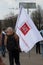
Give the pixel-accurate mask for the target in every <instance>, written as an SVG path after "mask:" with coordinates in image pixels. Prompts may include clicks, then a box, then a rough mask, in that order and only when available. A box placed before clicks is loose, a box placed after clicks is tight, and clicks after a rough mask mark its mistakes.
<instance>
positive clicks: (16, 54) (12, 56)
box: [9, 51, 20, 65]
mask: <svg viewBox="0 0 43 65" xmlns="http://www.w3.org/2000/svg"><path fill="white" fill-rule="evenodd" d="M14 60H15V63H16V65H20V61H19V52H18V51H9V62H10V65H14Z"/></svg>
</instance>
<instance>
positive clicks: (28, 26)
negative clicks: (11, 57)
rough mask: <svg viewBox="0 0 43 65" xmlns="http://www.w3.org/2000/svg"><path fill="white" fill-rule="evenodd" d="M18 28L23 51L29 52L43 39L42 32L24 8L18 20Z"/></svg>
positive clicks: (17, 31)
mask: <svg viewBox="0 0 43 65" xmlns="http://www.w3.org/2000/svg"><path fill="white" fill-rule="evenodd" d="M16 29H17V30H16V33H17V34H18V36H19V44H20V48H21V51H24V52H28V51H29V50H31V49H32V48H33V46H34V45H35V44H36V43H37V42H39V41H41V40H43V38H42V36H41V35H40V32H39V31H38V29H37V28H36V26H35V24H34V23H33V21H32V19H31V18H30V17H29V15H28V14H27V12H26V11H25V9H24V8H22V11H21V14H20V17H19V19H18V21H17V28H16Z"/></svg>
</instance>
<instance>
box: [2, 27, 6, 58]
mask: <svg viewBox="0 0 43 65" xmlns="http://www.w3.org/2000/svg"><path fill="white" fill-rule="evenodd" d="M5 35H6V33H5V29H4V28H3V30H2V56H3V57H5V53H6V48H5V45H4V38H5Z"/></svg>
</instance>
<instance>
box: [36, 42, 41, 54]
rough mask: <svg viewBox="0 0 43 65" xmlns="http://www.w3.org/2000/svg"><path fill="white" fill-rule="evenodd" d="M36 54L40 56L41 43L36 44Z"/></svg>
mask: <svg viewBox="0 0 43 65" xmlns="http://www.w3.org/2000/svg"><path fill="white" fill-rule="evenodd" d="M36 53H39V54H40V43H39V42H38V43H37V44H36Z"/></svg>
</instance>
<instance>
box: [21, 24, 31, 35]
mask: <svg viewBox="0 0 43 65" xmlns="http://www.w3.org/2000/svg"><path fill="white" fill-rule="evenodd" d="M20 30H21V32H22V33H23V34H24V35H26V34H27V32H28V31H29V30H30V27H29V26H28V25H27V23H24V25H23V26H22V27H21V28H20Z"/></svg>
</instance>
